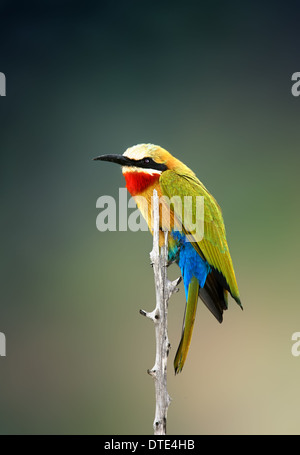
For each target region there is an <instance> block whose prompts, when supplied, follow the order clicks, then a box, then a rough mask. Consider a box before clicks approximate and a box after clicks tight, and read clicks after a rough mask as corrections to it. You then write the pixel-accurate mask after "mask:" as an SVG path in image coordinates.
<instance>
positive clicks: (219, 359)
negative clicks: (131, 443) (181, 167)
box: [0, 0, 300, 434]
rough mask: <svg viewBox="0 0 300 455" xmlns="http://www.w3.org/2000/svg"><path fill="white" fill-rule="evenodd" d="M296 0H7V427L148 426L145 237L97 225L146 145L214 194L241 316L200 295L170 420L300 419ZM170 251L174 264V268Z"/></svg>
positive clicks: (242, 423)
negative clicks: (115, 159)
mask: <svg viewBox="0 0 300 455" xmlns="http://www.w3.org/2000/svg"><path fill="white" fill-rule="evenodd" d="M299 12H300V8H299V3H298V2H296V1H294V2H293V1H290V2H274V3H272V2H250V1H244V2H238V1H232V2H222V1H215V2H200V1H189V0H188V1H184V2H177V1H172V2H171V1H141V0H140V1H136V0H128V1H124V2H123V1H101V2H97V1H94V2H92V1H84V2H83V1H71V0H69V1H68V0H57V1H55V0H53V1H50V0H49V1H47V0H44V1H43V2H41V1H27V2H17V1H13V0H9V1H1V2H0V24H1V26H0V71H2V72H3V73H5V75H6V79H7V96H6V97H1V98H0V122H1V123H0V145H1V180H0V182H1V239H2V241H1V258H2V260H1V304H0V331H2V332H3V333H5V335H6V340H7V356H6V357H1V358H0V409H1V411H0V432H1V433H4V434H7V433H14V434H15V433H25V434H26V433H34V434H37V433H72V434H73V433H96V434H97V433H100V434H138V433H140V434H151V432H152V421H153V418H154V385H153V383H152V382H153V381H152V380H151V378H150V377H149V376H148V375H147V373H146V370H147V368H151V367H152V366H153V363H154V354H155V352H154V330H153V326H152V324H151V323H150V322H149V321H148V320H146V319H143V318H141V316H140V315H139V309H140V308H144V309H145V310H152V309H153V308H154V286H153V274H152V270H151V267H150V266H149V251H150V250H151V247H152V239H151V236H150V234H149V233H145V232H137V233H133V232H105V233H100V232H99V231H97V229H96V224H95V221H96V216H97V214H98V212H99V210H98V209H96V200H97V198H98V197H99V196H101V195H111V196H114V197H117V195H118V189H119V187H122V186H124V180H123V177H122V175H121V173H120V169H118V168H117V167H116V166H113V165H110V164H107V163H99V162H93V161H92V158H93V157H94V156H97V155H99V154H102V153H123V152H124V151H125V149H126V148H127V147H129V146H132V145H134V144H137V143H141V142H151V143H154V144H159V145H161V146H163V147H164V148H166V149H167V150H169V151H170V152H171V153H172V154H174V155H175V156H176V157H178V158H179V159H181V160H182V161H184V162H185V163H186V164H187V165H188V166H190V167H191V168H192V169H193V170H194V171H195V172H196V173H197V176H198V177H199V178H200V180H202V181H203V183H204V184H205V185H206V186H207V187H208V188H209V190H210V191H211V192H212V194H213V195H214V196H215V197H216V199H217V200H218V202H219V203H220V205H221V206H222V209H223V214H224V218H225V224H226V229H227V236H228V242H229V245H230V250H231V254H232V257H233V262H234V266H235V270H236V275H237V279H238V283H239V288H240V292H241V297H242V301H243V306H244V311H243V312H242V311H240V309H239V308H238V306H237V305H236V304H235V302H234V301H232V300H231V301H230V303H229V310H228V312H227V313H226V314H225V317H224V322H223V324H222V325H219V324H218V323H217V322H216V321H215V320H214V318H213V317H212V316H211V314H210V313H209V312H208V311H207V310H206V309H205V308H204V306H203V305H202V304H201V305H199V309H198V314H197V319H196V325H195V330H194V334H193V340H192V345H191V349H190V353H189V357H188V359H187V362H186V365H185V368H184V370H183V372H182V374H181V375H179V376H177V377H175V376H174V374H173V367H172V362H173V358H174V354H175V351H176V348H177V343H178V342H179V338H180V332H181V324H182V317H183V311H184V304H185V299H184V291H183V287H182V286H181V289H180V292H179V293H178V294H177V295H176V296H174V297H173V298H172V301H171V303H170V309H169V337H170V341H171V344H172V350H171V354H170V362H169V378H168V380H169V392H170V395H171V397H172V403H171V406H170V408H169V413H168V431H169V433H170V434H202V433H203V434H220V433H224V434H248V433H250V434H253V433H262V434H265V433H271V434H276V433H299V406H300V394H299V380H300V359H299V358H295V357H293V356H292V354H291V346H292V341H291V336H292V334H293V333H294V332H295V331H300V306H299V291H298V283H299V276H298V271H299V259H298V258H299V252H300V251H299V222H300V215H299V189H300V183H299V165H300V156H299V139H300V132H299V120H300V119H299V113H300V98H295V97H293V96H292V94H291V87H292V81H291V76H292V74H293V73H294V72H296V71H300V60H299V52H300V34H299ZM177 274H178V270H177V269H176V267H175V266H173V267H172V268H171V269H170V276H171V277H176V276H177Z"/></svg>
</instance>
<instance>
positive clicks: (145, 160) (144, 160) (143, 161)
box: [131, 157, 168, 171]
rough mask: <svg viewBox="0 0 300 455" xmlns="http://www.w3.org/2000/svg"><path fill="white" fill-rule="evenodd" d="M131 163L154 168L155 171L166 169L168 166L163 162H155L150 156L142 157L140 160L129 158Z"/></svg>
mask: <svg viewBox="0 0 300 455" xmlns="http://www.w3.org/2000/svg"><path fill="white" fill-rule="evenodd" d="M131 162H132V165H133V166H136V167H143V168H145V169H155V170H157V171H166V170H167V169H168V167H167V166H166V165H165V164H163V163H156V162H155V161H154V160H153V159H152V158H148V157H146V158H142V159H141V160H131Z"/></svg>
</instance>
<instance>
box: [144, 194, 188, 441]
mask: <svg viewBox="0 0 300 455" xmlns="http://www.w3.org/2000/svg"><path fill="white" fill-rule="evenodd" d="M152 205H153V221H154V223H153V249H152V251H151V253H150V260H151V264H152V266H153V271H154V282H155V295H156V307H155V309H154V310H153V311H152V312H150V313H148V312H146V311H144V310H140V313H141V314H142V315H143V316H146V317H147V318H149V319H151V320H152V321H153V322H154V326H155V338H156V357H155V364H154V366H153V368H151V370H148V373H149V374H150V376H152V377H153V378H154V381H155V396H156V409H155V418H154V423H153V428H154V434H155V435H164V434H166V427H167V412H168V407H169V404H170V402H171V399H170V396H169V394H168V391H167V361H168V354H169V350H170V343H169V338H168V318H167V317H168V302H169V299H170V297H171V295H172V294H173V293H174V292H177V291H178V289H177V285H178V284H179V282H180V281H181V278H178V279H177V280H175V281H172V282H171V281H169V280H168V278H167V264H168V232H165V233H164V234H165V238H164V240H165V241H164V245H163V246H162V247H161V253H160V251H159V198H158V195H157V191H156V190H154V191H153V198H152Z"/></svg>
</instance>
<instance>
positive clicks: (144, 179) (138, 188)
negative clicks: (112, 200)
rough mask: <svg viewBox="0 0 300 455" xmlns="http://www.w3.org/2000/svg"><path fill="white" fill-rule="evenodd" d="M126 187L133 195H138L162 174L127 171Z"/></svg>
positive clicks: (125, 175)
mask: <svg viewBox="0 0 300 455" xmlns="http://www.w3.org/2000/svg"><path fill="white" fill-rule="evenodd" d="M124 177H125V180H126V188H127V189H128V191H129V193H130V194H131V196H136V195H138V194H140V193H142V192H143V191H144V190H146V189H147V188H148V187H149V186H151V185H153V184H154V183H155V182H156V181H158V180H159V177H160V174H152V175H151V174H147V173H144V172H126V173H125V174H124Z"/></svg>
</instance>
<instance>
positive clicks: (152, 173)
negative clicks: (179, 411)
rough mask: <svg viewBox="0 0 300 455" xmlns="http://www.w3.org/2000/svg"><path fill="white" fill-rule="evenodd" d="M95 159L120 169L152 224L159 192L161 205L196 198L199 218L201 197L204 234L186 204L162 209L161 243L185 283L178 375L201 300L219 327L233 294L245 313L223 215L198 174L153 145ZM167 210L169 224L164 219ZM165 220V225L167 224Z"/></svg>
mask: <svg viewBox="0 0 300 455" xmlns="http://www.w3.org/2000/svg"><path fill="white" fill-rule="evenodd" d="M94 160H99V161H108V162H113V163H116V164H119V165H121V167H122V173H123V176H124V178H125V182H126V187H127V190H128V191H129V193H130V194H131V196H132V197H133V198H134V199H135V201H136V204H137V207H138V208H139V210H140V212H141V213H142V215H143V217H144V218H145V220H146V221H147V223H148V226H149V230H150V231H151V233H153V230H152V225H151V219H152V218H151V207H152V205H151V198H152V196H153V191H154V190H156V191H157V193H158V196H159V198H160V200H161V199H162V200H163V201H164V200H169V201H172V200H173V199H172V198H175V199H176V198H177V199H176V200H177V201H178V200H179V201H181V202H182V204H184V202H185V198H186V197H190V198H191V199H192V205H191V208H190V209H189V212H192V218H193V217H194V219H193V220H194V221H195V216H197V212H196V205H195V204H196V198H197V196H200V197H202V199H201V200H202V201H204V217H202V218H204V219H202V221H203V224H202V226H203V232H202V234H201V235H198V236H197V235H196V234H195V229H193V227H194V226H195V223H194V225H193V224H192V221H191V220H190V218H191V217H189V219H188V217H187V216H183V213H182V211H183V210H180V208H182V205H181V207H180V204H172V203H171V204H169V205H168V204H167V202H166V203H165V204H164V203H162V205H161V206H160V231H159V244H160V246H162V245H163V244H164V232H163V231H164V230H166V228H167V229H168V230H169V231H170V232H169V236H168V264H171V263H174V262H175V263H176V264H177V265H178V266H179V268H180V271H181V276H182V278H183V283H184V289H185V297H186V306H185V313H184V319H183V326H182V333H181V339H180V343H179V346H178V349H177V352H176V355H175V358H174V370H175V374H177V373H179V372H181V371H182V369H183V366H184V364H185V361H186V358H187V354H188V351H189V347H190V344H191V338H192V333H193V328H194V323H195V317H196V310H197V303H198V298H199V297H200V299H201V300H202V302H203V303H204V304H205V305H206V307H207V308H208V309H209V310H210V312H211V313H212V314H213V316H214V317H215V318H216V319H217V320H218V322H219V323H221V322H222V321H223V312H224V311H225V310H227V308H228V294H230V295H231V297H232V298H233V299H234V300H235V301H236V302H237V304H238V305H239V306H240V307H241V309H243V307H242V303H241V299H240V293H239V289H238V285H237V280H236V276H235V272H234V268H233V263H232V259H231V255H230V252H229V248H228V243H227V240H226V232H225V225H224V220H223V215H222V211H221V208H220V206H219V204H218V203H217V201H216V199H215V198H214V197H213V196H212V195H211V194H210V193H209V191H208V190H207V189H206V187H205V186H204V185H203V183H202V182H201V181H200V180H199V179H198V178H197V177H196V174H195V173H194V172H193V171H192V170H191V169H190V168H189V167H187V166H186V165H185V164H184V163H183V162H181V161H180V160H179V159H177V158H175V157H174V156H173V155H172V154H171V153H169V152H168V151H167V150H165V149H164V148H162V147H160V146H158V145H154V144H150V143H149V144H147V143H145V144H144V143H143V144H137V145H134V146H132V147H129V148H127V150H126V151H125V152H124V153H123V154H122V155H114V154H112V155H100V156H98V157H96V158H94ZM166 210H168V214H169V215H170V216H169V219H168V220H167V218H166V217H164V213H166ZM164 218H166V220H167V221H166V220H165V219H164Z"/></svg>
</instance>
